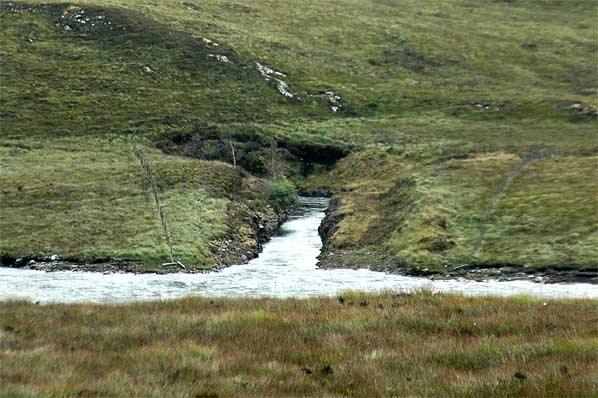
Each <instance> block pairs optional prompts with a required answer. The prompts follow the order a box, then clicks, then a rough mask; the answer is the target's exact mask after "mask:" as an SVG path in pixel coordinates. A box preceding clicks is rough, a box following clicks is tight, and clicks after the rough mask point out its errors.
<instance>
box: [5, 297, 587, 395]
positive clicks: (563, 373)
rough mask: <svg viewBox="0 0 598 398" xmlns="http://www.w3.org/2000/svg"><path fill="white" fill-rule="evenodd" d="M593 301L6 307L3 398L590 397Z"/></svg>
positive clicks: (436, 300)
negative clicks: (128, 397)
mask: <svg viewBox="0 0 598 398" xmlns="http://www.w3.org/2000/svg"><path fill="white" fill-rule="evenodd" d="M597 311H598V308H597V303H596V301H585V300H547V301H541V300H537V299H533V298H530V297H515V298H510V299H499V298H467V297H461V296H454V295H444V294H431V293H430V292H425V291H424V292H420V293H418V294H414V295H404V294H403V295H394V294H383V295H377V296H374V295H363V294H358V293H347V294H344V295H343V299H342V300H340V299H337V298H315V299H309V300H269V299H260V300H257V299H254V300H248V299H242V300H225V299H209V298H188V299H183V300H177V301H167V302H159V303H143V304H133V305H108V306H104V305H85V304H82V305H68V306H63V305H45V306H36V305H33V304H31V303H25V302H5V303H2V304H0V379H1V380H2V383H0V395H2V396H3V397H32V396H36V397H46V396H47V397H56V396H61V397H80V396H102V397H122V396H143V397H163V396H169V397H237V396H238V397H263V396H273V397H291V396H292V397H294V396H306V397H406V396H426V397H481V396H483V397H489V398H490V397H507V396H508V397H526V398H531V397H565V396H567V397H590V396H592V394H594V393H595V388H596V385H595V374H596V370H597V369H596V356H597V355H598V330H597V329H596V313H597Z"/></svg>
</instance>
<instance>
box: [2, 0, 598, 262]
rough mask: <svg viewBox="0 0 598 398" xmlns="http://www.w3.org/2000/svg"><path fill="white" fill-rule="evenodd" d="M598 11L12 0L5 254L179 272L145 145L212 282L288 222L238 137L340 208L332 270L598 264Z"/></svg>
mask: <svg viewBox="0 0 598 398" xmlns="http://www.w3.org/2000/svg"><path fill="white" fill-rule="evenodd" d="M597 10H598V3H597V2H596V1H574V0H571V1H560V0H542V1H531V0H512V1H494V0H459V1H448V0H446V1H444V0H435V1H433V2H425V3H422V2H420V1H415V0H405V1H400V2H398V1H361V0H360V1H357V0H342V1H338V2H334V3H328V2H321V1H304V2H300V3H299V2H294V1H282V2H276V3H272V2H264V1H258V0H255V1H243V2H240V1H226V2H222V1H215V0H206V1H201V2H194V1H189V2H182V1H172V0H167V1H161V2H154V1H145V0H135V1H122V0H103V1H87V0H78V1H76V2H73V3H70V4H65V3H63V2H55V1H45V2H43V3H42V2H39V1H29V2H21V1H11V2H8V1H2V2H0V18H1V19H0V23H1V25H2V30H1V32H0V51H1V53H0V85H1V90H0V100H1V104H2V105H1V108H0V112H1V114H0V115H1V121H2V123H1V135H0V148H1V149H0V154H1V156H0V162H1V164H2V169H0V182H1V184H2V186H3V189H2V192H1V193H0V195H1V196H0V203H1V204H2V206H1V207H0V215H1V216H2V217H1V220H2V221H1V223H2V228H1V230H0V251H1V252H2V253H3V254H4V255H5V256H6V257H10V258H15V257H19V256H28V255H33V254H38V255H40V256H41V255H44V256H47V255H51V254H55V253H58V254H64V255H68V256H72V257H73V258H85V259H90V260H93V259H95V260H97V259H107V258H119V259H126V260H134V259H135V261H142V262H143V261H151V262H153V263H155V262H156V261H157V260H158V258H159V257H160V254H159V253H163V254H162V257H160V261H162V260H163V258H164V256H165V250H164V242H163V238H162V236H161V233H160V224H159V220H158V219H157V218H156V212H155V209H154V210H152V204H151V197H150V195H149V190H148V187H147V186H144V176H143V174H142V172H141V168H140V167H139V165H138V164H137V163H136V159H135V158H134V157H133V156H132V152H131V142H130V137H131V136H136V137H138V138H137V139H138V140H140V143H141V145H142V146H143V151H144V153H147V156H148V157H150V156H151V163H152V166H153V168H154V170H155V174H156V178H157V182H158V185H159V189H160V195H161V196H163V197H164V199H163V200H164V206H165V208H166V213H167V218H169V219H171V224H172V228H171V229H172V232H173V234H172V235H173V239H174V241H175V246H177V250H178V251H180V253H181V256H183V257H184V258H185V259H186V260H187V261H189V262H191V263H193V264H197V265H198V266H201V267H205V266H209V264H212V263H214V261H215V258H214V257H215V255H214V253H215V252H219V251H222V250H224V247H223V246H222V245H225V246H226V244H224V243H223V242H226V241H231V240H232V241H233V242H234V243H233V244H232V246H234V247H236V248H237V249H236V253H237V254H236V258H241V257H240V256H241V255H245V254H244V253H243V254H242V253H241V252H242V250H243V249H242V247H243V245H246V246H249V247H252V248H255V247H257V246H256V245H255V244H254V243H252V241H256V236H255V231H253V232H252V230H254V229H255V228H254V227H255V222H254V220H255V217H254V216H258V218H259V217H264V218H268V217H270V218H271V216H267V215H266V213H267V214H271V213H272V210H271V208H268V206H267V203H264V201H263V198H264V197H267V195H265V189H266V184H265V182H264V181H263V180H261V179H259V178H258V179H256V178H254V177H252V176H250V175H248V174H246V173H243V172H241V173H240V174H239V173H237V172H236V171H234V170H233V169H232V168H229V167H228V166H226V165H224V164H222V163H219V162H218V161H225V162H228V163H232V156H231V155H232V153H231V152H230V150H229V149H228V148H229V144H231V143H232V144H233V146H234V147H235V146H236V147H237V152H238V153H236V155H238V160H239V161H240V164H241V166H242V167H244V168H245V169H246V170H248V171H249V172H250V173H252V174H254V175H258V176H260V177H264V176H266V175H268V174H288V175H289V176H291V177H292V178H293V180H294V181H295V183H296V184H298V185H299V186H300V187H302V188H303V189H305V190H312V191H313V190H322V189H326V190H328V191H330V192H331V193H332V194H333V195H335V196H336V197H338V198H339V199H340V202H339V207H338V209H337V213H338V214H340V216H339V217H337V219H338V220H337V221H338V222H337V223H335V225H334V228H332V229H331V234H330V236H329V237H328V239H327V242H326V243H327V246H328V248H334V250H328V252H327V254H329V255H331V257H329V258H328V259H329V261H327V262H328V263H329V265H333V264H335V263H336V264H342V265H350V266H354V265H356V264H357V263H363V262H362V260H363V258H364V256H366V257H367V256H370V258H371V259H378V258H383V259H384V261H385V264H387V265H388V264H390V268H392V269H396V268H397V267H404V266H408V267H411V266H414V267H431V268H434V269H436V270H442V269H443V268H450V267H457V266H460V265H467V264H470V265H471V264H479V265H483V264H517V265H523V266H534V267H543V266H567V267H568V266H573V267H582V268H587V269H596V268H597V266H598V264H596V262H595V260H594V259H595V258H596V257H598V253H597V252H596V249H595V247H596V241H597V239H598V238H597V232H596V227H595V226H596V221H597V220H596V213H597V210H598V209H597V208H596V192H597V191H598V187H597V183H596V181H597V177H598V176H597V174H596V173H597V171H596V157H595V155H596V153H597V152H598V140H597V138H596V137H597V136H596V128H597V126H598V125H597V123H596V118H597V116H598V110H597V106H598V97H597V96H598V79H597V75H596V69H595V65H596V63H597V62H598V59H597V56H598V52H597V50H598V44H597V43H598V35H597V33H596V32H598V29H597V28H598V26H597V24H596V21H595V18H594V16H595V14H596V12H597ZM257 63H259V65H266V66H267V67H270V68H273V69H272V70H270V69H267V68H264V67H261V66H258V64H257ZM156 148H159V149H162V152H161V151H158V150H156ZM165 153H168V155H166V154H165ZM347 153H351V154H350V155H349V156H348V157H347V158H346V159H344V160H342V161H340V162H338V163H337V164H336V165H335V166H333V164H334V163H335V161H336V160H337V159H338V158H339V157H341V156H343V155H346V154H347ZM537 153H547V154H550V156H547V157H545V158H541V159H531V160H533V161H530V162H529V163H528V159H530V158H533V157H534V154H537ZM178 155H185V157H181V156H178ZM192 157H195V158H200V159H203V160H204V161H200V160H197V159H190V158H192ZM270 158H272V159H274V158H277V159H276V162H275V161H274V160H271V159H270ZM206 160H208V161H206ZM214 160H215V161H214ZM520 162H522V163H521V167H519V166H518V164H519V163H520ZM524 163H525V164H524ZM182 170H184V171H182ZM300 171H301V172H302V173H300ZM309 171H314V173H313V174H312V175H311V176H309V177H307V178H305V175H306V174H308V172H309ZM237 175H238V177H237ZM204 176H208V177H205V178H204ZM52 179H53V180H56V181H60V184H58V182H57V183H56V184H57V185H51V184H53V182H52V181H51V180H52ZM232 180H234V181H232ZM225 182H226V183H225ZM227 183H229V185H227ZM239 187H240V188H239ZM237 188H238V189H237ZM62 192H71V193H70V194H68V193H64V194H63V193H62ZM64 211H67V213H64ZM60 212H62V213H60ZM152 212H153V217H152ZM260 212H261V213H264V212H265V213H264V214H261V213H260ZM59 213H60V214H69V216H68V217H66V216H61V215H59ZM120 215H122V216H124V215H127V217H121V216H120ZM123 218H124V219H125V220H124V221H123ZM54 230H55V231H56V232H55V233H51V232H50V231H52V232H53V231H54ZM232 231H243V232H242V233H241V234H240V235H239V234H237V235H238V236H236V237H234V239H229V238H231V234H232V233H233V232H232ZM30 236H31V237H34V239H30V238H29V237H30ZM232 246H228V247H229V248H231V247H232ZM225 251H226V250H225ZM341 251H342V252H343V257H342V258H340V257H339V253H340V252H341ZM333 252H334V253H336V257H335V256H332V253H333ZM368 253H370V254H372V255H369V254H368ZM374 254H375V255H374ZM160 261H157V262H160Z"/></svg>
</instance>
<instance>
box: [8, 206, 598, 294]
mask: <svg viewBox="0 0 598 398" xmlns="http://www.w3.org/2000/svg"><path fill="white" fill-rule="evenodd" d="M327 203H328V202H327V200H326V199H322V198H302V199H301V203H300V207H299V209H297V211H296V212H295V213H294V214H292V215H291V217H290V218H289V220H288V221H287V222H286V223H285V224H284V225H283V226H282V228H281V230H280V232H279V233H278V234H277V235H276V236H274V237H273V238H272V240H271V241H270V242H268V243H267V244H265V245H264V251H263V253H262V254H261V255H260V256H259V257H258V258H256V259H254V260H252V261H251V262H249V264H245V265H237V266H233V267H229V268H226V269H224V270H222V271H221V272H214V273H208V274H167V275H157V274H141V275H136V274H118V273H116V274H102V273H94V272H44V271H33V270H22V269H12V268H0V300H7V299H27V300H31V301H39V302H41V303H50V302H61V303H76V302H97V303H110V302H130V301H139V300H161V299H170V298H176V297H183V296H189V295H201V296H220V297H222V296H224V297H311V296H323V295H335V294H338V293H340V292H342V291H345V290H362V291H381V290H393V291H401V292H411V291H413V290H416V289H419V288H428V289H431V290H432V291H442V292H458V293H463V294H467V295H495V296H508V295H518V294H526V295H532V296H536V297H546V298H550V297H561V298H598V286H596V285H591V284H583V283H576V284H539V283H534V282H531V281H508V282H498V281H486V282H474V281H470V280H446V281H431V280H429V279H427V278H418V277H408V276H399V275H388V274H384V273H381V272H373V271H369V270H345V269H335V270H324V269H318V268H317V267H316V263H317V256H318V254H319V253H320V248H321V246H322V242H321V240H320V237H319V235H318V226H319V225H320V222H321V221H322V218H323V217H324V210H325V208H326V206H327Z"/></svg>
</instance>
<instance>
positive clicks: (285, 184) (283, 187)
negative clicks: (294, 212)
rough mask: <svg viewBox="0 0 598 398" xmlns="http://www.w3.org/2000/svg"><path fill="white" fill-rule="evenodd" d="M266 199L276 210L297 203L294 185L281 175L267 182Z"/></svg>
mask: <svg viewBox="0 0 598 398" xmlns="http://www.w3.org/2000/svg"><path fill="white" fill-rule="evenodd" d="M266 199H267V200H268V202H269V203H271V204H272V206H274V207H275V208H276V209H277V210H283V209H286V208H288V207H290V206H293V205H295V204H297V202H298V201H299V195H298V194H297V188H295V185H294V184H293V183H292V182H291V181H289V180H287V179H286V178H285V177H281V178H277V179H275V180H272V181H270V182H269V185H268V191H267V192H266Z"/></svg>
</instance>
